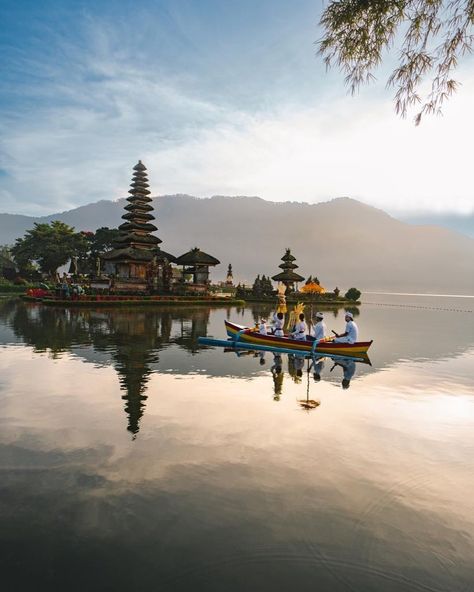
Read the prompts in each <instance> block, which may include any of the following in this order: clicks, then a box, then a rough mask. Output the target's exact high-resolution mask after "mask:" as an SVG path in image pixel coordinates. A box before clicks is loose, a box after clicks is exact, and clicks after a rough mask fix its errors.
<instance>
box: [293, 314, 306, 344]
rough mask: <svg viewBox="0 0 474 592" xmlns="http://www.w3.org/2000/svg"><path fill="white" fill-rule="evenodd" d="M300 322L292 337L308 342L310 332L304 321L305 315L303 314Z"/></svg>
mask: <svg viewBox="0 0 474 592" xmlns="http://www.w3.org/2000/svg"><path fill="white" fill-rule="evenodd" d="M298 318H299V321H298V322H297V323H296V325H295V329H294V331H293V333H292V334H291V336H292V337H293V339H297V340H298V341H305V340H306V333H307V332H308V326H307V325H306V321H305V320H304V314H303V313H301V314H300V316H299V317H298Z"/></svg>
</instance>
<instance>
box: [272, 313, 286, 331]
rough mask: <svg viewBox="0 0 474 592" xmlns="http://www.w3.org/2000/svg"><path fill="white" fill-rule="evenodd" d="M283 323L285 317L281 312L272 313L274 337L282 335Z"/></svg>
mask: <svg viewBox="0 0 474 592" xmlns="http://www.w3.org/2000/svg"><path fill="white" fill-rule="evenodd" d="M284 325H285V317H284V315H283V313H282V312H277V313H275V314H274V315H273V335H275V336H276V337H284V336H285V333H284V332H283V327H284Z"/></svg>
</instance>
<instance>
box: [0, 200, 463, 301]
mask: <svg viewBox="0 0 474 592" xmlns="http://www.w3.org/2000/svg"><path fill="white" fill-rule="evenodd" d="M124 205H125V204H124V199H120V200H118V201H115V202H112V201H105V200H103V201H99V202H97V203H94V204H89V205H87V206H81V207H80V208H76V209H74V210H70V211H67V212H62V213H60V214H53V215H50V216H45V217H41V218H33V217H28V216H20V215H13V214H0V243H1V244H5V243H7V244H8V243H13V242H14V240H15V238H17V237H18V236H22V235H23V234H24V232H25V231H26V230H28V229H29V228H31V227H32V226H33V223H34V222H49V221H51V220H62V221H64V222H66V223H68V224H71V225H72V226H74V227H75V228H76V229H77V230H95V229H96V228H98V227H100V226H109V227H114V226H117V225H118V224H120V223H121V216H122V214H123V206H124ZM154 206H155V216H156V226H157V227H158V232H157V235H158V236H159V237H160V238H161V239H162V240H163V244H162V247H163V249H164V250H166V251H169V252H170V253H173V254H174V255H181V254H182V253H184V252H186V251H187V250H189V249H190V248H191V247H194V246H199V247H200V248H201V249H203V250H204V251H207V252H209V253H210V254H212V255H214V256H216V257H217V258H218V259H220V261H221V263H222V264H221V265H219V266H218V267H217V268H215V269H214V271H213V274H212V277H213V278H215V279H223V278H224V277H225V273H226V269H227V264H228V263H232V265H233V268H234V276H235V279H236V281H247V282H248V281H251V280H253V278H254V277H255V276H256V275H257V274H258V273H260V274H263V273H264V274H266V275H268V274H269V275H274V274H276V273H278V271H279V269H278V265H279V263H280V257H281V256H282V255H283V253H284V250H285V248H286V247H291V249H292V252H293V253H294V255H295V257H296V258H297V261H296V263H297V264H298V265H299V269H298V272H300V273H301V274H302V275H303V276H305V277H307V276H308V275H310V274H311V275H314V274H316V275H318V277H319V279H320V280H321V282H322V283H323V285H325V286H326V287H327V288H329V289H333V288H334V287H335V286H336V285H338V286H339V287H340V288H343V289H344V288H348V287H350V286H353V285H355V286H357V287H359V288H361V289H365V290H369V289H370V290H377V289H379V290H393V291H404V290H406V291H423V292H440V293H467V294H474V274H473V269H474V239H472V238H469V237H467V236H463V235H461V234H458V233H456V232H454V231H451V230H449V229H446V228H439V227H435V226H413V225H411V224H407V223H406V222H402V221H400V220H397V219H395V218H393V217H392V216H390V215H389V214H387V213H386V212H384V211H383V210H379V209H377V208H374V207H372V206H368V205H366V204H363V203H361V202H358V201H356V200H353V199H350V198H338V199H334V200H331V201H328V202H322V203H318V204H308V203H300V202H278V203H274V202H269V201H266V200H263V199H261V198H258V197H225V196H214V197H211V198H196V197H192V196H189V195H165V196H160V197H156V198H154Z"/></svg>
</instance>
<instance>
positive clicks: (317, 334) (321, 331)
mask: <svg viewBox="0 0 474 592" xmlns="http://www.w3.org/2000/svg"><path fill="white" fill-rule="evenodd" d="M323 319H324V315H323V313H322V312H317V313H316V317H315V322H314V324H313V337H314V338H315V339H316V340H317V341H319V340H320V339H324V337H325V335H326V324H325V323H324V320H323Z"/></svg>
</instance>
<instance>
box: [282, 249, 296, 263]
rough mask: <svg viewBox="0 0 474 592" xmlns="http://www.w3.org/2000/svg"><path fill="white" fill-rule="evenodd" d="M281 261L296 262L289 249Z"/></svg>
mask: <svg viewBox="0 0 474 592" xmlns="http://www.w3.org/2000/svg"><path fill="white" fill-rule="evenodd" d="M281 260H282V261H296V257H293V255H292V254H291V249H286V251H285V254H284V255H283V257H282V258H281Z"/></svg>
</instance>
